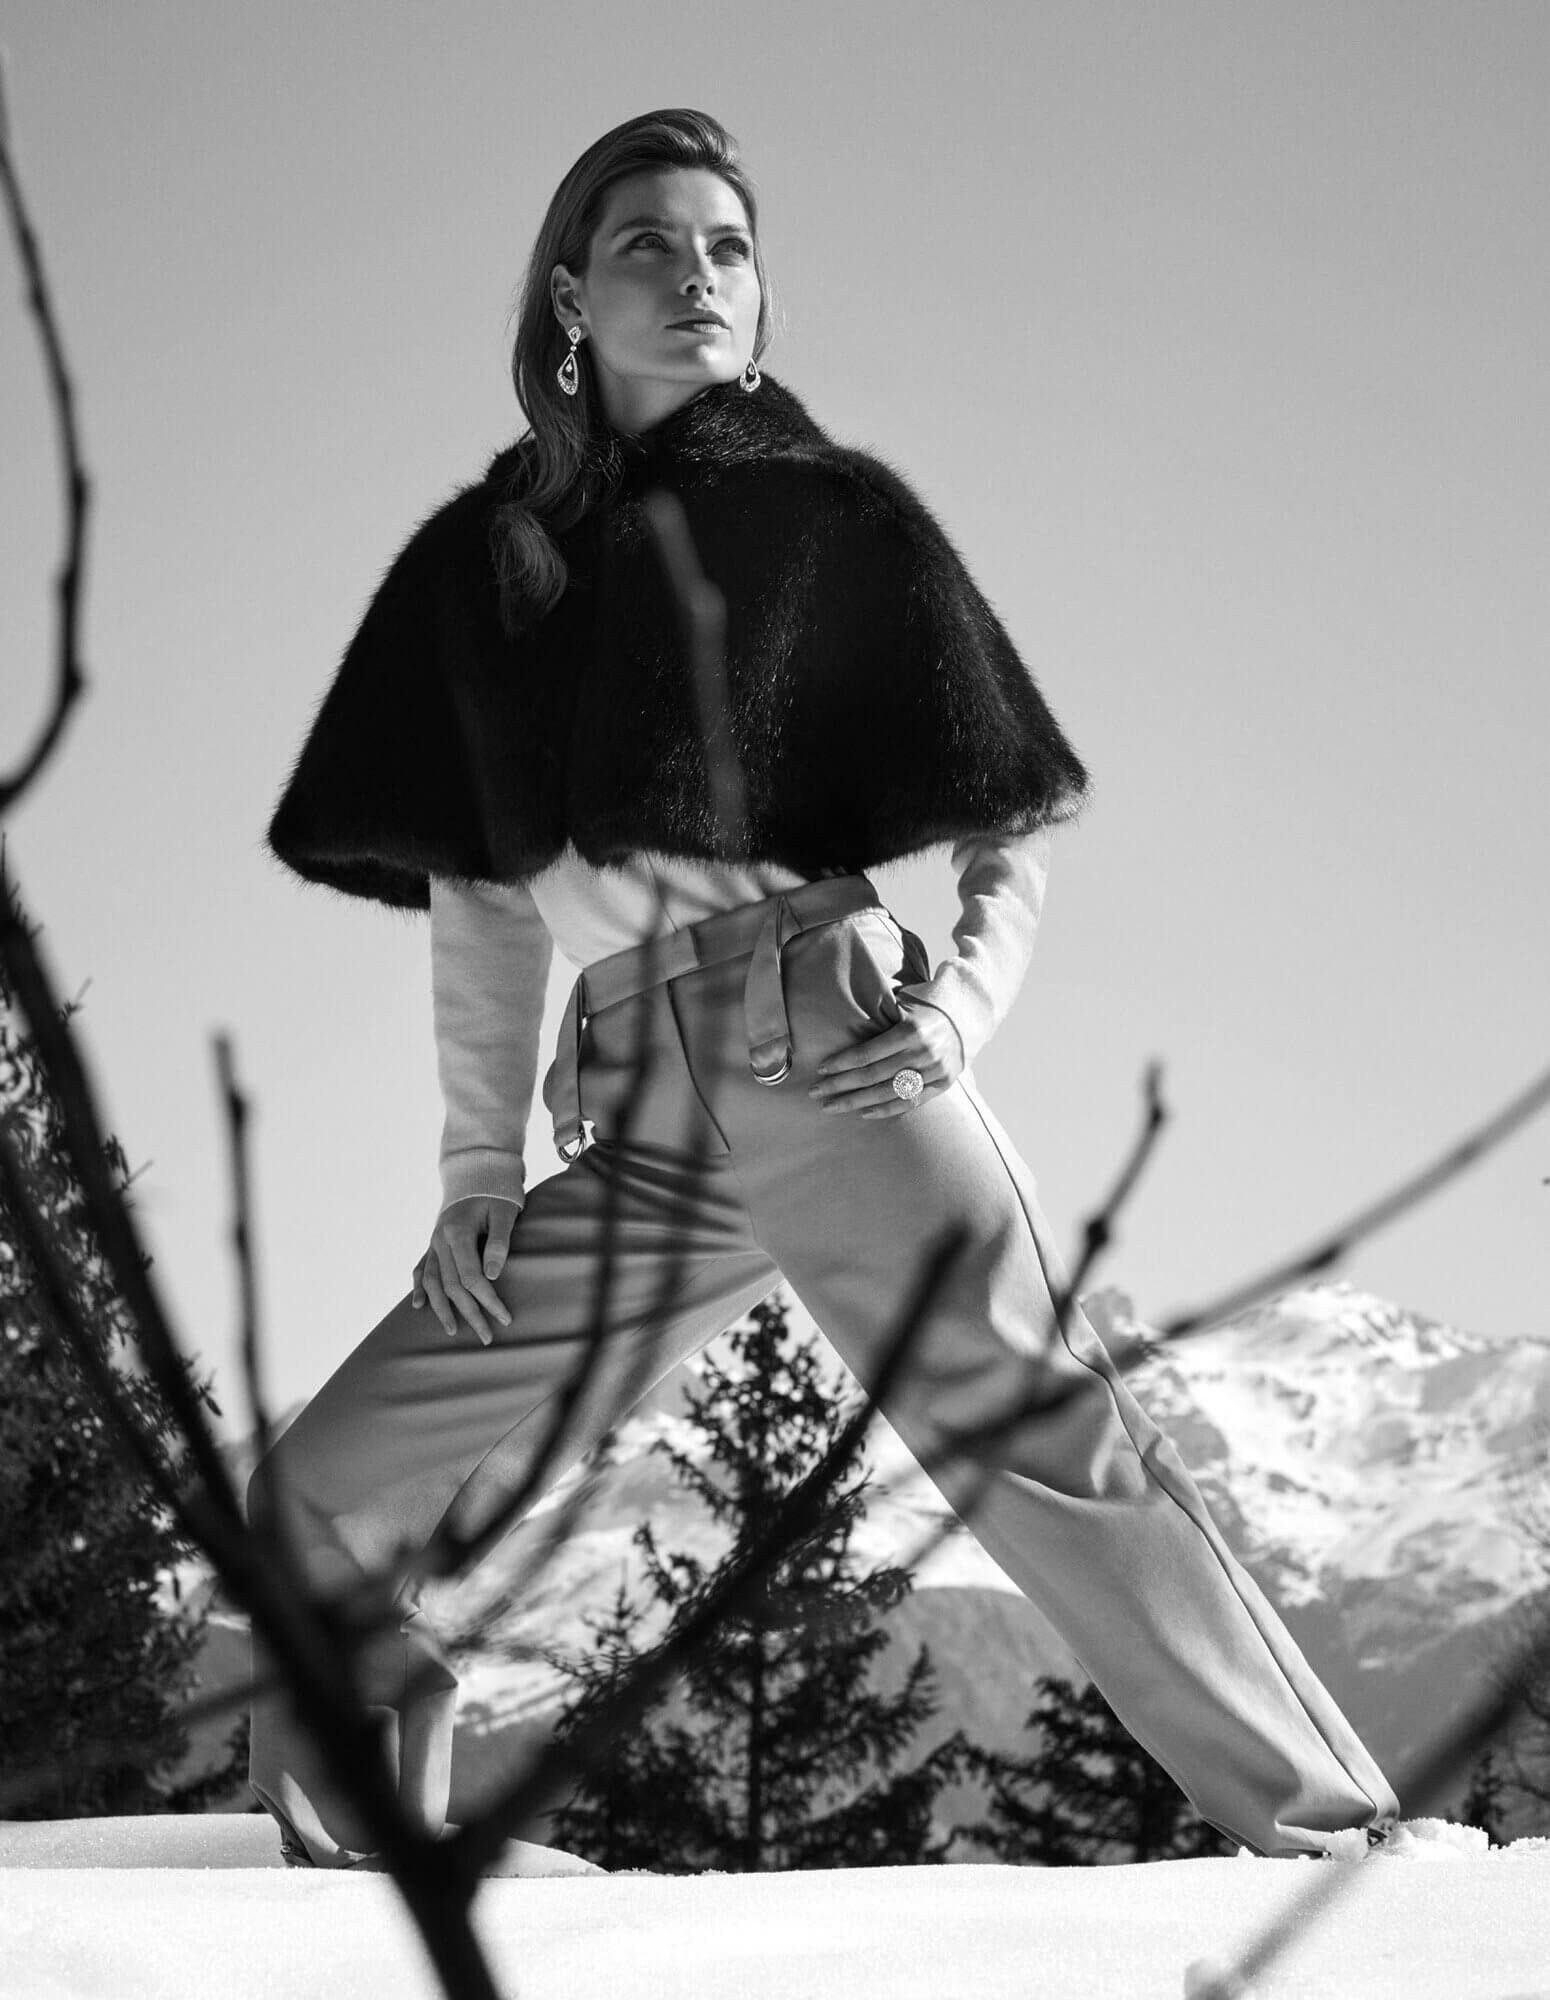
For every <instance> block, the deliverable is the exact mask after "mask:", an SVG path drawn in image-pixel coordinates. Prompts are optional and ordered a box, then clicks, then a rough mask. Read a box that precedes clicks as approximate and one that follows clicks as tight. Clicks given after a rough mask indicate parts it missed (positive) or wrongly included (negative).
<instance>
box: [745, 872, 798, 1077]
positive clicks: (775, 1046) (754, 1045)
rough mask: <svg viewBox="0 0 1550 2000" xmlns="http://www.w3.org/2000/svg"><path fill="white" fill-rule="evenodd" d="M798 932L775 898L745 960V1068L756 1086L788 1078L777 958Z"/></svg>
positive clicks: (781, 902)
mask: <svg viewBox="0 0 1550 2000" xmlns="http://www.w3.org/2000/svg"><path fill="white" fill-rule="evenodd" d="M800 928H801V926H800V925H799V924H798V923H797V922H796V920H795V918H794V917H793V916H792V914H791V910H790V908H789V906H788V904H787V902H786V899H785V897H784V896H779V897H777V898H776V901H775V907H774V908H773V909H772V910H771V911H770V914H769V915H768V916H767V917H766V918H765V920H764V925H763V927H762V929H761V930H760V932H759V936H758V939H757V941H756V942H755V944H754V948H753V952H752V954H751V956H750V958H749V960H748V980H747V984H746V985H745V986H744V988H743V1014H744V1018H745V1021H746V1023H747V1028H748V1064H749V1067H750V1068H751V1069H752V1071H753V1073H754V1080H755V1081H756V1082H757V1083H769V1084H776V1083H780V1082H782V1081H783V1080H784V1079H785V1078H786V1077H788V1076H789V1075H790V1074H791V1056H792V1048H791V1023H790V1021H789V1020H788V1019H787V1017H786V994H785V989H784V987H783V986H782V984H781V976H780V954H781V952H782V951H783V950H784V948H785V945H786V941H787V939H788V938H790V937H792V936H794V935H795V933H796V932H797V931H798V930H799V929H800Z"/></svg>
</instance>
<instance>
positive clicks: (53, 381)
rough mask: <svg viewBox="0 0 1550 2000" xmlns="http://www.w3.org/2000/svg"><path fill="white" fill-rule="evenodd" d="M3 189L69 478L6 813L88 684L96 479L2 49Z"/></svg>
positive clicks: (6, 783) (2, 795)
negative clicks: (49, 671) (49, 692)
mask: <svg viewBox="0 0 1550 2000" xmlns="http://www.w3.org/2000/svg"><path fill="white" fill-rule="evenodd" d="M0 191H3V193H4V196H5V205H6V209H7V212H8V213H9V216H10V220H11V231H12V234H13V235H14V237H15V239H16V250H17V255H18V256H19V258H20V259H21V266H22V270H23V272H24V273H25V275H26V279H27V302H28V306H29V308H30V310H31V312H32V316H33V318H34V319H35V320H36V321H37V324H38V338H39V340H40V342H41V343H42V347H43V357H44V363H45V366H46V369H47V373H48V383H49V396H50V401H51V403H52V405H53V410H54V420H55V424H56V426H57V429H58V433H59V455H60V459H61V461H62V463H63V471H64V484H65V517H66V518H65V555H64V561H63V563H62V564H61V567H60V571H59V576H58V579H57V582H56V586H55V588H56V592H57V597H58V606H59V610H58V627H57V642H56V655H55V664H56V673H57V681H56V685H55V692H54V701H53V705H52V707H51V709H50V712H49V714H48V715H47V716H46V717H45V718H44V721H43V724H42V727H41V729H40V730H39V733H38V737H37V740H36V741H35V742H34V744H33V746H32V749H31V750H30V751H28V752H26V753H25V754H24V756H23V757H22V760H21V762H20V764H19V765H18V766H17V768H16V769H15V770H14V771H13V772H12V773H11V775H10V776H9V777H0V814H3V813H5V812H8V811H9V810H10V808H11V807H12V806H14V805H15V804H16V802H17V800H18V799H20V798H21V796H22V794H23V793H24V792H25V791H26V790H27V788H28V786H29V785H31V783H32V782H33V780H34V779H35V778H36V777H37V775H38V773H39V772H40V771H41V770H42V768H43V766H44V763H45V762H46V761H47V759H48V757H49V755H50V753H51V752H52V750H53V748H54V746H55V744H56V743H57V742H58V741H59V738H60V736H61V734H62V733H63V731H64V726H65V719H66V717H67V716H68V715H69V713H70V710H71V708H72V706H73V705H74V704H75V702H76V701H77V700H78V699H79V697H80V695H81V693H82V692H83V690H84V688H85V686H86V676H85V674H84V673H83V672H82V670H81V663H80V659H79V657H78V653H77V635H78V630H79V625H80V600H81V576H82V571H83V567H84V563H85V549H86V518H87V512H88V509H89V507H90V503H91V483H90V481H89V479H88V477H87V474H86V468H85V466H84V465H83V463H82V461H81V453H80V444H79V440H78V438H77V435H76V424H75V391H74V389H73V387H72V385H71V380H70V371H69V368H68V367H67V366H66V363H65V355H64V345H63V342H62V341H61V340H60V337H59V328H58V325H57V324H56V322H55V318H54V309H53V305H52V303H51V302H50V298H49V290H48V280H47V278H46V276H45V274H44V269H43V255H42V252H41V251H40V250H39V248H38V240H37V237H36V236H35V234H34V233H33V228H32V222H31V218H30V217H29V215H28V213H27V204H26V201H25V199H24V197H23V195H22V190H21V182H20V180H19V178H18V176H17V173H16V168H15V164H14V162H13V161H12V158H11V125H10V116H9V114H8V112H7V109H6V102H5V64H4V57H3V52H0Z"/></svg>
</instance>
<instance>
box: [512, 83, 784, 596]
mask: <svg viewBox="0 0 1550 2000" xmlns="http://www.w3.org/2000/svg"><path fill="white" fill-rule="evenodd" d="M668 167H702V168H708V169H709V170H710V172H712V173H715V174H719V175H720V176H721V178H722V179H723V180H724V181H725V182H726V183H727V185H728V186H729V187H730V188H732V189H733V190H734V192H735V193H736V194H737V196H738V197H739V199H740V200H741V202H742V204H743V208H744V211H745V212H746V214H747V217H748V230H749V234H750V236H751V237H752V239H753V259H754V269H755V271H756V272H757V273H758V277H759V321H758V326H757V328H756V329H755V333H754V344H753V351H754V355H755V357H757V356H759V355H760V354H762V353H763V352H764V350H765V348H766V346H767V345H768V344H769V340H770V335H771V332H772V330H773V301H772V297H771V292H770V285H769V280H768V278H767V276H766V274H765V269H764V257H763V253H762V251H761V250H760V247H759V212H758V202H757V197H756V196H755V193H754V189H753V184H752V182H751V181H750V180H749V178H748V175H747V172H746V170H745V169H744V167H743V163H742V161H741V159H740V158H739V155H738V150H737V141H736V140H735V139H734V138H733V137H732V134H731V133H730V132H728V131H727V129H726V128H725V126H723V125H721V124H719V123H718V122H717V120H716V119H714V118H712V117H710V116H709V115H708V114H707V113H706V112H703V111H687V110H673V111H648V112H646V113H645V114H644V115H643V116H641V117H639V118H630V119H627V120H626V121H625V123H624V124H622V125H616V126H615V127H614V128H613V130H612V131H611V132H605V133H604V134H603V136H602V138H601V139H598V140H595V141H594V142H593V144H592V145H590V146H589V147H588V148H587V150H586V151H585V152H584V153H583V154H582V155H581V158H580V159H579V160H577V161H576V163H575V165H574V166H573V167H572V168H571V169H570V171H569V172H568V173H567V174H566V176H565V178H564V179H563V180H562V181H561V182H560V185H559V186H558V187H557V188H556V189H555V191H554V194H553V196H552V197H551V199H550V202H549V207H548V209H547V211H546V213H545V215H544V219H543V224H542V226H541V227H540V229H539V231H538V235H537V236H536V238H535V239H534V242H533V248H532V253H531V254H530V256H529V257H528V261H527V271H526V273H525V275H524V277H523V279H522V286H521V291H520V293H519V296H518V302H517V306H516V308H515V309H516V311H517V312H518V314H519V319H518V324H517V336H516V340H515V343H514V344H513V346H512V350H511V379H512V382H513V384H514V385H515V387H516V392H517V401H518V402H519V403H520V404H521V406H522V409H523V413H524V414H525V415H526V417H527V420H528V423H529V424H530V425H531V429H530V430H528V431H527V432H525V433H524V435H523V436H522V437H521V438H520V439H519V440H518V447H517V448H518V452H519V457H518V459H517V463H516V465H515V467H514V469H513V471H512V473H511V476H510V479H509V481H508V484H507V489H506V498H505V499H504V501H503V502H502V504H501V505H500V506H499V507H497V508H496V510H495V513H494V515H493V517H492V521H491V527H490V550H491V554H492V555H493V557H494V559H495V568H496V574H497V576H498V577H499V579H500V598H501V620H502V623H503V624H504V625H505V627H506V630H507V631H508V632H511V631H515V630H516V629H517V627H518V625H519V623H523V622H526V621H527V620H528V619H530V618H536V617H541V616H542V615H543V613H544V612H546V611H547V610H549V609H550V607H551V606H552V605H554V604H555V603H556V602H558V600H559V598H560V597H561V596H562V595H563V593H564V590H565V585H566V582H567V574H568V573H567V570H566V566H565V558H564V557H563V556H562V555H561V554H560V551H559V550H558V549H557V548H556V547H555V545H554V542H553V541H552V540H551V539H550V537H549V535H548V534H547V533H546V531H545V530H546V524H547V525H549V526H553V527H555V528H568V527H571V526H573V525H574V524H575V523H576V522H577V521H579V520H580V519H581V518H582V516H583V515H585V514H586V513H588V512H589V511H590V510H591V509H592V508H593V507H595V506H597V505H598V504H599V502H601V501H602V500H605V499H606V498H607V497H608V495H609V493H610V492H611V491H612V490H613V488H614V487H615V486H616V485H617V483H618V480H619V476H620V473H621V471H622V469H623V466H622V460H621V459H620V456H619V452H618V447H617V445H616V444H615V443H614V441H613V434H612V432H611V430H610V429H609V428H608V426H607V425H606V424H604V423H600V422H599V415H600V411H599V406H598V402H597V391H596V388H595V386H594V383H593V379H592V366H591V362H590V360H589V359H587V358H585V356H586V342H585V341H583V342H582V343H581V346H580V347H579V348H578V349H577V357H576V359H577V368H578V370H579V372H580V377H581V380H580V385H579V387H578V388H577V391H576V394H575V395H574V396H567V395H566V394H565V393H564V391H563V390H562V389H561V388H560V385H559V382H558V381H557V380H556V370H557V369H558V368H559V365H560V363H561V361H563V360H564V358H565V355H566V352H567V350H568V342H567V340H566V338H565V335H564V332H563V329H562V328H561V326H560V323H559V321H558V320H557V319H556V318H555V315H554V304H553V300H552V298H551V296H550V291H549V280H550V275H551V273H552V272H553V270H554V267H555V265H556V264H563V265H565V267H566V268H567V270H570V271H574V272H576V273H577V274H578V275H583V274H585V271H586V268H587V252H588V250H589V248H590V247H591V242H592V232H593V230H594V229H595V228H596V227H597V222H598V217H599V215H600V214H601V213H602V208H603V202H604V199H605V197H606V195H607V193H608V190H609V188H610V187H612V186H613V184H614V182H615V181H618V180H622V179H624V178H625V176H626V175H628V174H638V173H649V172H652V171H659V170H661V169H663V168H668Z"/></svg>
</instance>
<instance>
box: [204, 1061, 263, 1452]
mask: <svg viewBox="0 0 1550 2000" xmlns="http://www.w3.org/2000/svg"><path fill="white" fill-rule="evenodd" d="M214 1042H215V1066H216V1072H217V1075H218V1076H219V1078H220V1085H221V1101H222V1103H223V1105H224V1106H225V1111H226V1133H227V1139H228V1143H229V1146H230V1153H231V1189H232V1220H231V1244H232V1254H233V1255H234V1256H235V1257H236V1260H237V1287H238V1294H239V1298H240V1301H241V1312H242V1373H243V1379H244V1380H245V1382H246V1383H247V1391H248V1411H249V1414H250V1416H251V1417H252V1420H253V1431H254V1436H255V1438H256V1439H257V1444H258V1450H259V1454H260V1456H267V1454H268V1451H269V1448H270V1446H271V1445H272V1444H273V1443H274V1425H273V1423H272V1422H271V1421H270V1416H269V1404H268V1400H267V1398H266V1397H265V1394H264V1384H263V1372H262V1369H261V1367H260V1365H259V1353H258V1350H259V1314H258V1275H257V1269H256V1259H255V1257H254V1252H253V1194H252V1186H251V1182H250V1179H249V1175H248V1146H247V1130H248V1100H247V1099H246V1097H244V1096H243V1094H242V1092H241V1090H240V1089H239V1088H238V1085H237V1070H236V1058H235V1056H234V1055H233V1053H232V1045H231V1037H230V1035H217V1036H216V1037H215V1038H214Z"/></svg>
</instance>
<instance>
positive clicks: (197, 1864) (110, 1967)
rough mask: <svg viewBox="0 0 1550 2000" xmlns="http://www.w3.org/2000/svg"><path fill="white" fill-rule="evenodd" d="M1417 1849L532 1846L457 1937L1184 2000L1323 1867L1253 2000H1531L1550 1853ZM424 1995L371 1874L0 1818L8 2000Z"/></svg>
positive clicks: (636, 1968)
mask: <svg viewBox="0 0 1550 2000" xmlns="http://www.w3.org/2000/svg"><path fill="white" fill-rule="evenodd" d="M1417 1832H1418V1833H1420V1834H1423V1835H1424V1834H1426V1833H1428V1832H1429V1833H1430V1834H1431V1835H1432V1837H1430V1838H1425V1837H1423V1838H1419V1839H1415V1838H1410V1839H1407V1838H1403V1837H1402V1838H1401V1839H1400V1841H1399V1842H1398V1843H1397V1851H1395V1852H1393V1853H1386V1852H1381V1853H1378V1854H1374V1855H1372V1856H1371V1857H1369V1858H1365V1859H1362V1860H1356V1861H1345V1860H1335V1861H1260V1860H1252V1859H1249V1858H1246V1857H1240V1858H1239V1859H1237V1860H1235V1861H1171V1862H1154V1863H1151V1864H1148V1865H1145V1866H1137V1867H1126V1868H1048V1869H1044V1868H1003V1867H948V1868H876V1869H851V1870H847V1871H839V1870H836V1871H832V1872H815V1873H811V1874H805V1873H804V1874H794V1875H699V1876H669V1875H653V1876H647V1875H604V1874H599V1873H587V1874H581V1875H577V1874H570V1875H559V1874H555V1873H552V1872H551V1871H552V1870H557V1869H563V1868H565V1867H566V1866H567V1858H566V1857H563V1856H559V1855H556V1854H554V1853H553V1851H552V1850H547V1849H542V1848H531V1847H528V1848H520V1849H518V1850H517V1852H516V1854H515V1856H514V1862H513V1865H515V1866H517V1867H518V1868H519V1869H521V1871H522V1875H521V1878H520V1879H498V1880H492V1881H488V1882H486V1883H485V1884H484V1885H483V1886H482V1888H481V1890H480V1894H479V1898H478V1901H477V1904H476V1906H475V1921H476V1923H477V1926H478V1930H479V1934H480V1936H481V1938H482V1939H483V1941H484V1943H485V1946H486V1949H487V1951H488V1953H489V1956H490V1959H491V1962H492V1964H493V1966H494V1968H495V1972H496V1976H497V1979H498V1981H499V1983H500V1987H501V1991H502V1993H503V1994H505V1995H507V1996H510V2000H680V1996H681V2000H766V1996H768V2000H827V1996H829V1995H833V1996H835V2000H841V1996H843V2000H873V1996H876V2000H917V1996H918V2000H958V1996H960V1995H961V1996H963V2000H1000V1996H1003V1995H1005V1996H1006V2000H1014V1996H1015V2000H1030V1996H1039V2000H1154V1996H1155V2000H1185V1996H1186V1993H1187V1992H1189V1991H1196V1992H1198V1991H1199V1990H1201V1980H1202V1972H1201V1969H1200V1968H1201V1966H1202V1962H1203V1961H1211V1960H1214V1961H1217V1962H1221V1961H1224V1960H1230V1959H1231V1957H1232V1956H1233V1954H1234V1953H1235V1952H1236V1951H1237V1950H1238V1949H1240V1948H1241V1947H1242V1946H1243V1945H1244V1944H1245V1943H1246V1942H1247V1941H1248V1940H1249V1939H1251V1938H1252V1937H1253V1935H1254V1934H1255V1933H1256V1932H1257V1931H1258V1929H1259V1928H1260V1927H1261V1926H1262V1925H1264V1924H1266V1923H1268V1922H1269V1921H1271V1920H1272V1919H1273V1918H1275V1917H1276V1916H1278V1915H1279V1914H1280V1913H1281V1912H1282V1911H1284V1910H1285V1909H1286V1908H1287V1906H1288V1905H1289V1904H1290V1903H1293V1902H1295V1901H1297V1900H1298V1899H1300V1898H1302V1897H1304V1896H1306V1895H1308V1894H1309V1893H1310V1892H1312V1891H1314V1890H1315V1889H1316V1888H1317V1887H1318V1886H1319V1885H1321V1884H1322V1883H1323V1882H1324V1881H1325V1880H1326V1879H1327V1878H1328V1875H1329V1873H1330V1871H1332V1870H1333V1871H1336V1872H1338V1874H1339V1876H1340V1878H1341V1881H1342V1885H1343V1888H1344V1894H1343V1895H1341V1896H1340V1898H1339V1899H1338V1900H1337V1901H1336V1902H1335V1904H1334V1906H1333V1907H1332V1908H1331V1909H1327V1910H1326V1911H1325V1912H1323V1913H1322V1915H1321V1916H1320V1918H1319V1920H1318V1922H1317V1923H1316V1924H1315V1925H1314V1926H1313V1927H1312V1929H1311V1930H1310V1931H1309V1932H1308V1934H1307V1935H1306V1936H1305V1937H1304V1938H1303V1939H1302V1940H1301V1941H1300V1942H1299V1943H1298V1944H1297V1945H1296V1947H1295V1948H1294V1950H1293V1951H1292V1952H1290V1953H1289V1954H1288V1955H1287V1957H1286V1958H1284V1959H1283V1960H1282V1961H1281V1962H1280V1963H1279V1964H1278V1965H1277V1966H1276V1967H1274V1969H1273V1970H1272V1971H1270V1972H1269V1973H1268V1974H1266V1975H1265V1976H1264V1977H1263V1978H1262V1979H1261V1980H1260V1982H1259V1983H1258V1985H1257V1987H1256V1988H1255V1993H1256V1995H1257V2000H1550V1841H1546V1840H1539V1841H1519V1842H1517V1843H1516V1844H1515V1845H1513V1846H1511V1847H1507V1848H1499V1849H1492V1850H1487V1848H1486V1845H1485V1836H1484V1835H1483V1834H1480V1833H1478V1832H1476V1831H1474V1830H1473V1829H1466V1828H1459V1827H1442V1826H1441V1825H1440V1824H1439V1823H1437V1822H1430V1823H1428V1822H1422V1823H1420V1825H1419V1827H1418V1829H1417ZM569 1865H570V1866H572V1867H573V1866H574V1865H575V1864H574V1863H570V1864H569ZM437 1991H438V1989H437V1987H436V1984H435V1981H434V1979H433V1978H432V1976H431V1974H430V1972H429V1970H428V1968H427V1966H426V1964H425V1961H424V1958H423V1955H422V1953H421V1950H420V1946H419V1943H418V1940H417V1938H416V1935H415V1932H414V1930H413V1927H412V1925H411V1924H410V1922H409V1919H408V1918H407V1916H406V1915H405V1914H404V1913H403V1910H402V1908H401V1906H400V1904H399V1902H398V1899H397V1896H396V1893H395V1891H394V1889H393V1885H392V1883H391V1882H389V1881H388V1880H386V1879H385V1878H384V1877H382V1876H379V1875H354V1874H344V1873H337V1872H322V1871H317V1870H310V1869H284V1870H282V1869H281V1868H280V1866H279V1855H278V1850H277V1847H276V1844H275V1839H274V1835H273V1831H272V1829H271V1827H270V1824H269V1822H268V1821H267V1819H264V1818H262V1817H260V1816H257V1815H240V1814H237V1815H230V1816H224V1817H223V1816H206V1817H201V1818H185V1819H140V1820H135V1819H127V1820H97V1821H89V1820H86V1821H61V1822H58V1823H57V1824H48V1823H43V1824H38V1825H15V1824H13V1825H8V1826H0V1992H3V1994H4V1996H5V2000H99V1996H100V2000H110V1996H111V2000H188V1996H198V2000H247V1996H249V1995H252V1996H267V1995H275V1996H280V1995H284V1996H285V2000H312V1996H317V2000H420V1996H427V1997H428V1996H433V1995H435V1994H436V1993H437Z"/></svg>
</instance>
